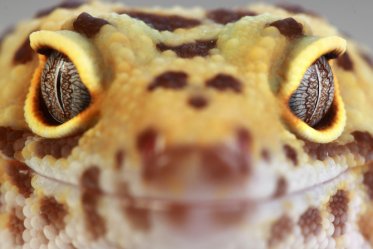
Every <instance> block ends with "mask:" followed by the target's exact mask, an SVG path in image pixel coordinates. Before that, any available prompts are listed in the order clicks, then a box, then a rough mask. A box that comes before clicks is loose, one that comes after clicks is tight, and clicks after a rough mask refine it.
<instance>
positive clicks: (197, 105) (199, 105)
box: [188, 96, 208, 110]
mask: <svg viewBox="0 0 373 249" xmlns="http://www.w3.org/2000/svg"><path fill="white" fill-rule="evenodd" d="M188 104H189V105H190V106H191V107H193V108H194V109H197V110H201V109H204V108H205V107H206V106H207V105H208V100H207V99H206V98H205V97H203V96H192V97H190V98H189V99H188Z"/></svg>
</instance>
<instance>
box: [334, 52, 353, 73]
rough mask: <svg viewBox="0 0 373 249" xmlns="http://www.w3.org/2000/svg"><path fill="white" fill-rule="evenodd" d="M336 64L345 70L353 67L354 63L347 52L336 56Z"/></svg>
mask: <svg viewBox="0 0 373 249" xmlns="http://www.w3.org/2000/svg"><path fill="white" fill-rule="evenodd" d="M337 65H338V66H339V67H341V68H343V69H344V70H346V71H352V70H353V69H354V63H353V62H352V60H351V57H350V55H349V54H348V53H347V52H345V53H344V54H342V55H341V56H339V57H338V59H337Z"/></svg>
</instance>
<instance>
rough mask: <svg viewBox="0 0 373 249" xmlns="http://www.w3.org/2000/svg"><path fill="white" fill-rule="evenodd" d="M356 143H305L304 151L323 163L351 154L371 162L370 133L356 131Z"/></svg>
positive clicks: (371, 142)
mask: <svg viewBox="0 0 373 249" xmlns="http://www.w3.org/2000/svg"><path fill="white" fill-rule="evenodd" d="M352 135H353V137H354V141H352V142H350V143H347V144H338V143H336V142H334V143H328V144H319V143H312V142H309V141H305V144H304V150H305V152H307V153H308V155H310V156H311V157H312V158H315V159H317V160H320V161H323V160H325V159H327V158H333V157H336V156H339V155H343V154H346V153H348V152H351V153H352V154H354V155H359V156H362V157H364V158H365V160H367V161H370V160H372V159H373V156H372V155H373V137H372V136H371V135H370V134H369V133H368V132H360V131H356V132H353V133H352Z"/></svg>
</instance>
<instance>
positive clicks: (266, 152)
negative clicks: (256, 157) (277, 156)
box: [261, 149, 271, 163]
mask: <svg viewBox="0 0 373 249" xmlns="http://www.w3.org/2000/svg"><path fill="white" fill-rule="evenodd" d="M261 156H262V159H263V160H264V161H266V162H267V163H269V162H271V153H270V152H269V150H267V149H263V150H262V153H261Z"/></svg>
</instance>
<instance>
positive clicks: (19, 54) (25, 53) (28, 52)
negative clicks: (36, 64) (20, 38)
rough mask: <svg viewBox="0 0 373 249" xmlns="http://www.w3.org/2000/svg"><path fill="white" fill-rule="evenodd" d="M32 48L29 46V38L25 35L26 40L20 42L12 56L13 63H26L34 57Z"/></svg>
mask: <svg viewBox="0 0 373 249" xmlns="http://www.w3.org/2000/svg"><path fill="white" fill-rule="evenodd" d="M34 55H35V53H34V50H33V49H32V48H31V45H30V38H29V36H27V38H26V40H25V41H24V42H23V43H22V45H21V46H20V47H19V48H18V50H17V51H16V53H15V54H14V57H13V63H14V64H15V65H18V64H26V63H28V62H30V61H32V59H33V58H34Z"/></svg>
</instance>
